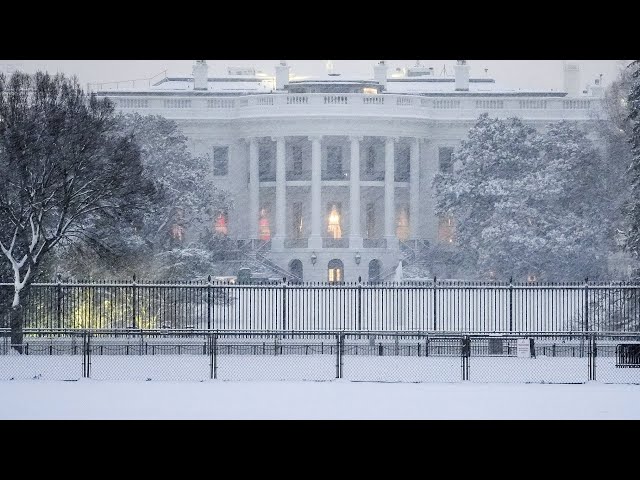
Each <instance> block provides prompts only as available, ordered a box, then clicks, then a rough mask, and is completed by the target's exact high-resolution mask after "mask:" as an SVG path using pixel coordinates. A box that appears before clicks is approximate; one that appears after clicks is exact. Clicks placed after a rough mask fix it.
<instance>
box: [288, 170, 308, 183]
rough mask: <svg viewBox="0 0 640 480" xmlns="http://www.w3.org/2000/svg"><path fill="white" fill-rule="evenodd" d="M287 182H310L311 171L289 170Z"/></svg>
mask: <svg viewBox="0 0 640 480" xmlns="http://www.w3.org/2000/svg"><path fill="white" fill-rule="evenodd" d="M287 180H303V181H305V180H306V181H311V171H310V170H302V171H296V170H289V171H287Z"/></svg>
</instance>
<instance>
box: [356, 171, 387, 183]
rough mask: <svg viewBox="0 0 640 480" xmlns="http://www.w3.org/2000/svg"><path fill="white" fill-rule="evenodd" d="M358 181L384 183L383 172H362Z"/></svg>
mask: <svg viewBox="0 0 640 480" xmlns="http://www.w3.org/2000/svg"><path fill="white" fill-rule="evenodd" d="M360 180H365V181H378V182H381V181H384V171H381V172H367V171H365V172H362V173H361V174H360Z"/></svg>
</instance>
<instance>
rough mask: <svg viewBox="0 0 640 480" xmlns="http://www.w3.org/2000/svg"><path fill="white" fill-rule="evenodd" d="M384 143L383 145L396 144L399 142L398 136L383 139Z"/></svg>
mask: <svg viewBox="0 0 640 480" xmlns="http://www.w3.org/2000/svg"><path fill="white" fill-rule="evenodd" d="M384 141H385V143H389V142H393V143H396V142H399V141H400V137H399V136H398V135H395V136H389V137H384Z"/></svg>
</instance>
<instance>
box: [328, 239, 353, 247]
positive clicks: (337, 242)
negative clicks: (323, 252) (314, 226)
mask: <svg viewBox="0 0 640 480" xmlns="http://www.w3.org/2000/svg"><path fill="white" fill-rule="evenodd" d="M322 248H349V239H348V238H330V237H323V238H322Z"/></svg>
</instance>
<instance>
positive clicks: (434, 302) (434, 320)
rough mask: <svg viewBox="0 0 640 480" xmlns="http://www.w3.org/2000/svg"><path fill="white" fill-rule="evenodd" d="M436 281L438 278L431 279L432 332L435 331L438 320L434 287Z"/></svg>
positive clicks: (436, 290) (435, 289)
mask: <svg viewBox="0 0 640 480" xmlns="http://www.w3.org/2000/svg"><path fill="white" fill-rule="evenodd" d="M437 280H438V277H433V331H434V332H435V331H436V328H437V325H438V324H437V319H438V310H437V308H438V301H437V297H436V295H437V292H438V289H437V287H436V281H437Z"/></svg>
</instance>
